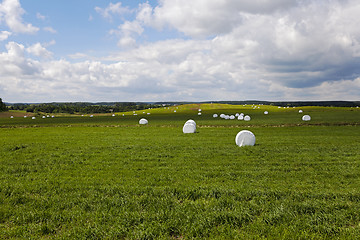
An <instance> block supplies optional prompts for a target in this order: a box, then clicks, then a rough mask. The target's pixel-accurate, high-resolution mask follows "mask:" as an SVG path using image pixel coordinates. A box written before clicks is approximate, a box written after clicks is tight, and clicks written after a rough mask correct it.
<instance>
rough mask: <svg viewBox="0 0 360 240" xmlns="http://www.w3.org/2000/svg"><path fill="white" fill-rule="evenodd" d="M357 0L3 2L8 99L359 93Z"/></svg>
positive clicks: (281, 97) (0, 72)
mask: <svg viewBox="0 0 360 240" xmlns="http://www.w3.org/2000/svg"><path fill="white" fill-rule="evenodd" d="M359 16H360V1H358V0H317V1H312V0H191V1H188V0H151V1H150V0H149V1H145V0H144V1H142V0H138V1H137V0H126V1H125V0H124V1H116V0H113V1H107V0H76V1H73V0H51V1H49V0H36V1H34V0H0V98H2V99H3V101H5V102H10V103H16V102H102V101H107V102H124V101H143V102H153V101H226V100H233V101H236V100H238V101H241V100H268V101H326V100H334V101H335V100H349V101H356V100H357V101H358V100H360V99H359V98H360V27H359V23H360V20H359Z"/></svg>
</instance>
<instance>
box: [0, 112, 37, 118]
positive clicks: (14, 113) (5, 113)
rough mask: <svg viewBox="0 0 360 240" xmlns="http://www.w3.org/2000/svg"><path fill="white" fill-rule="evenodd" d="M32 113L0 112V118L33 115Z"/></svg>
mask: <svg viewBox="0 0 360 240" xmlns="http://www.w3.org/2000/svg"><path fill="white" fill-rule="evenodd" d="M33 115H34V114H33V113H25V112H0V118H10V117H11V116H13V117H24V116H28V117H30V116H33Z"/></svg>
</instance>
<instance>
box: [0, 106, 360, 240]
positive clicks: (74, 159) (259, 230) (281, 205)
mask: <svg viewBox="0 0 360 240" xmlns="http://www.w3.org/2000/svg"><path fill="white" fill-rule="evenodd" d="M200 107H201V108H202V110H203V111H202V112H203V115H202V116H197V115H196V114H194V113H196V112H197V109H194V107H189V106H185V107H184V110H183V109H181V106H179V107H178V109H177V113H173V112H168V113H161V112H157V113H156V112H152V114H151V115H148V116H147V118H148V119H149V125H147V126H139V125H138V124H137V121H138V119H139V118H141V117H142V116H140V115H138V116H131V113H129V115H127V116H125V117H122V116H121V117H106V116H102V117H94V118H88V117H87V118H81V117H57V118H54V119H37V120H34V121H38V122H36V123H33V122H32V120H31V119H20V118H19V119H16V118H14V119H9V118H4V119H0V125H1V126H2V128H1V129H0V137H1V139H2V144H1V145H0V239H7V238H11V239H12V238H15V239H16V238H18V239H23V238H30V239H49V238H50V239H357V238H359V236H360V192H359V185H360V168H359V163H360V153H359V143H360V134H359V133H360V131H359V127H358V125H357V124H358V120H356V119H359V118H358V117H359V111H358V110H356V109H345V108H336V109H333V108H309V109H305V108H303V110H304V114H305V113H309V114H310V115H311V116H312V117H313V119H314V120H312V121H310V123H303V122H301V120H298V118H300V119H301V115H300V114H299V113H298V112H297V111H298V109H277V108H275V107H268V109H270V110H272V111H270V110H269V116H265V115H263V113H262V111H263V109H259V110H258V111H257V110H253V109H250V107H247V108H244V107H239V106H238V108H234V109H229V108H225V107H224V108H222V109H221V110H218V109H211V108H208V109H207V108H206V106H200ZM261 108H263V107H262V106H261ZM264 108H266V107H265V106H264ZM154 110H155V109H154ZM164 110H165V109H164ZM169 110H170V109H169ZM156 111H160V110H156ZM234 111H235V112H236V111H243V112H244V113H245V111H249V112H250V113H251V114H250V115H251V116H252V121H250V122H243V121H231V120H221V119H213V118H212V113H214V112H218V113H221V112H229V113H234ZM286 113H288V114H286ZM344 114H347V115H346V116H347V118H346V119H344V117H343V116H344ZM270 117H271V119H269V118H270ZM189 118H193V119H194V120H196V121H197V124H198V130H197V133H196V134H183V133H182V131H181V127H182V124H183V123H184V122H185V120H187V119H189ZM326 119H329V120H328V121H327V120H326ZM13 120H15V121H13ZM35 126H36V127H35ZM243 129H248V130H251V131H252V132H253V133H254V134H255V135H256V145H255V146H254V147H243V148H239V147H237V146H236V145H235V135H236V134H237V132H239V131H240V130H243Z"/></svg>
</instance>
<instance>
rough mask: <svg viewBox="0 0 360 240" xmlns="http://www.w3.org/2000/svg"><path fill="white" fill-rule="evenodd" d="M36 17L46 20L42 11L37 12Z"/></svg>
mask: <svg viewBox="0 0 360 240" xmlns="http://www.w3.org/2000/svg"><path fill="white" fill-rule="evenodd" d="M36 18H37V19H40V20H45V19H46V17H45V16H44V15H41V14H40V13H36Z"/></svg>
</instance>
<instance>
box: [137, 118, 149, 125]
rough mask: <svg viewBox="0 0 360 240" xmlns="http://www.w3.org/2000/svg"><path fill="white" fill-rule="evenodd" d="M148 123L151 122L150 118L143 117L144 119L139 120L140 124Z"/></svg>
mask: <svg viewBox="0 0 360 240" xmlns="http://www.w3.org/2000/svg"><path fill="white" fill-rule="evenodd" d="M148 123H149V122H148V120H147V119H145V118H142V119H140V120H139V124H141V125H145V124H148Z"/></svg>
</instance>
